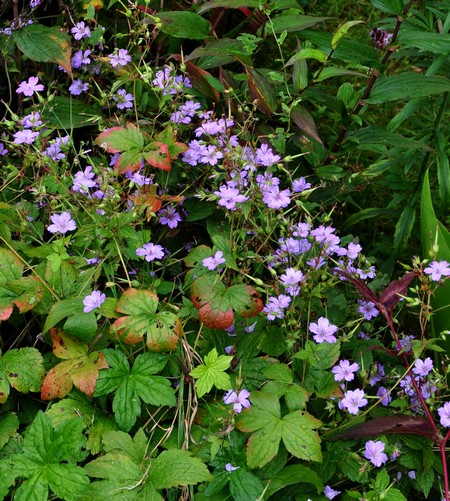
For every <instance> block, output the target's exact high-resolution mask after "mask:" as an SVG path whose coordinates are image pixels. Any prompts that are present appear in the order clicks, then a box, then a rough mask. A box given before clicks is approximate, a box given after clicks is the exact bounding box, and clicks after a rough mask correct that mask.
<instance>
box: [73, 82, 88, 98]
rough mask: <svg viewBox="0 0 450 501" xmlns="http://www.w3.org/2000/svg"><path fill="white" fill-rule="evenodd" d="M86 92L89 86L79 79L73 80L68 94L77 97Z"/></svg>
mask: <svg viewBox="0 0 450 501" xmlns="http://www.w3.org/2000/svg"><path fill="white" fill-rule="evenodd" d="M87 90H89V84H88V83H86V82H83V80H80V79H76V80H74V81H73V82H72V84H71V85H70V87H69V92H70V93H71V94H72V95H73V96H79V95H80V94H81V93H82V92H85V91H87Z"/></svg>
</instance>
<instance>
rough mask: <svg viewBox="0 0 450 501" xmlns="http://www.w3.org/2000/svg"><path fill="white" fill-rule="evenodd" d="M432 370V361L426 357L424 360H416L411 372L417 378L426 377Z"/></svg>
mask: <svg viewBox="0 0 450 501" xmlns="http://www.w3.org/2000/svg"><path fill="white" fill-rule="evenodd" d="M432 369H433V360H431V358H430V357H427V358H426V359H425V360H420V358H419V359H417V360H416V361H415V362H414V367H413V370H412V371H413V372H414V374H417V375H419V376H427V375H428V373H429V372H430V371H431V370H432Z"/></svg>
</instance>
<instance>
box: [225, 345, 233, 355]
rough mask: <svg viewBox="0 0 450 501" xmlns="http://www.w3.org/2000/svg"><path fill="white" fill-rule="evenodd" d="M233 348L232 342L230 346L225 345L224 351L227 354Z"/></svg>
mask: <svg viewBox="0 0 450 501" xmlns="http://www.w3.org/2000/svg"><path fill="white" fill-rule="evenodd" d="M233 350H234V344H230V346H225V348H224V351H225V353H226V354H227V355H229V354H230V353H231V352H232V351H233Z"/></svg>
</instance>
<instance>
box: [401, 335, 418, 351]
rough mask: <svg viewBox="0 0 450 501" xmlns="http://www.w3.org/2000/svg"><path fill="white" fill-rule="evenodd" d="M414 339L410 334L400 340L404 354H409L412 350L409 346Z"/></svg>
mask: <svg viewBox="0 0 450 501" xmlns="http://www.w3.org/2000/svg"><path fill="white" fill-rule="evenodd" d="M413 339H414V336H413V335H412V334H409V335H408V336H405V337H404V338H403V339H400V340H399V341H400V346H401V347H402V350H405V352H406V353H408V352H410V351H411V350H412V346H411V341H412V340H413Z"/></svg>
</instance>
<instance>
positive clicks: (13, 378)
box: [0, 347, 45, 403]
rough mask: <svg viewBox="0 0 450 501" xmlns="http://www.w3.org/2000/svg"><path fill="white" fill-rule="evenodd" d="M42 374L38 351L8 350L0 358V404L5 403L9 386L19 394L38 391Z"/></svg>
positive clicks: (24, 349) (42, 361) (42, 367)
mask: <svg viewBox="0 0 450 501" xmlns="http://www.w3.org/2000/svg"><path fill="white" fill-rule="evenodd" d="M44 374H45V368H44V359H43V358H42V355H41V353H40V352H39V350H37V349H36V348H31V347H29V348H19V349H12V350H9V351H8V352H7V353H6V354H5V355H3V357H1V358H0V403H5V402H6V399H7V398H8V395H9V391H10V386H12V387H13V388H14V389H16V390H17V391H19V392H21V393H28V392H30V391H39V388H40V386H41V382H42V378H43V377H44Z"/></svg>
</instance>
